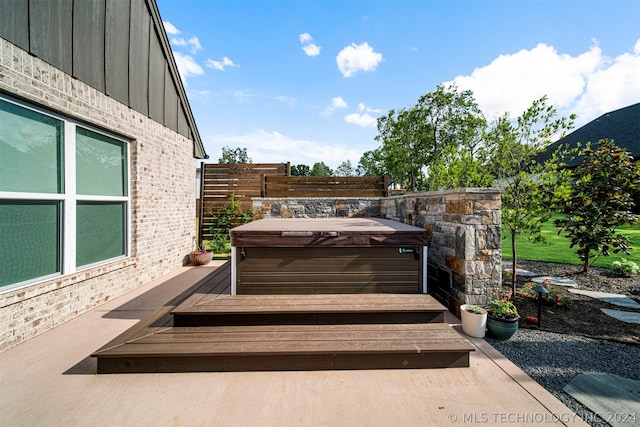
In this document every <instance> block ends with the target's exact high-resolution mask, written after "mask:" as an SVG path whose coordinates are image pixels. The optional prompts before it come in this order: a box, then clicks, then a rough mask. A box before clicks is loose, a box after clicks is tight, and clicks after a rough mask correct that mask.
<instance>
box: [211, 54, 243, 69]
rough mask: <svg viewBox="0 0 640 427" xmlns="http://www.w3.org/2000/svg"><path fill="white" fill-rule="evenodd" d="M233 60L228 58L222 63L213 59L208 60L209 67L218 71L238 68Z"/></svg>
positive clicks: (223, 59)
mask: <svg viewBox="0 0 640 427" xmlns="http://www.w3.org/2000/svg"><path fill="white" fill-rule="evenodd" d="M237 66H238V65H236V64H235V63H234V62H233V61H232V60H231V59H229V58H227V57H226V56H225V57H223V58H222V59H221V60H220V61H214V60H213V59H207V67H209V68H215V69H216V70H220V71H224V70H225V68H226V67H237Z"/></svg>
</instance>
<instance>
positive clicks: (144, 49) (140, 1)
mask: <svg viewBox="0 0 640 427" xmlns="http://www.w3.org/2000/svg"><path fill="white" fill-rule="evenodd" d="M150 22H151V20H150V18H149V12H148V11H147V6H146V5H145V3H144V0H132V1H131V26H130V29H131V46H138V49H130V50H129V105H130V106H131V108H133V109H134V110H136V111H139V112H141V113H142V114H146V115H149V95H148V93H149V87H148V81H149V33H150V29H149V26H150Z"/></svg>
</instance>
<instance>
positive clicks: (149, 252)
mask: <svg viewBox="0 0 640 427" xmlns="http://www.w3.org/2000/svg"><path fill="white" fill-rule="evenodd" d="M0 91H2V92H3V93H6V94H9V95H13V96H15V97H17V98H20V99H22V100H24V101H26V102H28V103H32V104H35V105H38V106H40V107H43V108H44V109H47V110H50V111H53V112H56V113H59V114H62V115H64V116H66V117H69V118H71V119H75V120H77V121H82V122H86V123H88V124H91V125H94V126H96V127H100V128H103V129H106V130H108V131H111V132H113V133H116V134H119V135H122V136H124V137H126V138H128V139H130V141H131V142H130V159H129V160H130V172H131V219H130V220H131V229H130V234H131V236H130V240H131V254H130V257H128V258H126V259H122V260H119V261H117V262H112V263H107V264H105V265H101V266H99V267H95V268H91V269H87V270H83V271H79V272H77V273H75V274H71V275H67V276H60V277H58V278H56V279H52V280H47V281H42V282H40V283H34V284H32V285H29V286H25V287H22V288H20V289H15V290H10V291H4V292H3V291H2V288H0V351H2V350H4V349H7V348H9V347H11V346H14V345H16V344H18V343H20V342H22V341H24V340H26V339H28V338H30V337H33V336H35V335H38V334H40V333H42V332H45V331H46V330H48V329H50V328H52V327H54V326H56V325H58V324H61V323H63V322H66V321H67V320H70V319H72V318H73V317H75V316H77V315H79V314H82V313H84V312H86V311H88V310H90V309H92V308H94V307H96V306H98V305H100V304H102V303H104V302H106V301H108V300H110V299H113V298H115V297H117V296H119V295H121V294H123V293H125V292H128V291H130V290H132V289H134V288H136V287H138V286H141V285H143V284H144V283H147V282H149V281H151V280H153V279H155V278H157V277H159V276H162V275H164V274H166V273H169V272H171V271H173V270H175V269H176V268H178V267H180V266H182V264H183V258H184V257H185V255H187V254H188V252H189V251H190V250H191V247H192V244H193V238H194V237H195V230H196V225H195V216H194V215H193V212H194V209H195V199H194V197H193V188H194V187H195V179H196V174H195V168H196V165H195V161H194V159H193V142H192V141H191V140H189V139H187V138H185V137H183V136H181V135H179V134H177V133H175V132H173V131H171V130H170V129H167V128H165V127H164V126H162V125H160V124H158V123H156V122H154V121H152V120H150V119H149V118H148V117H146V116H145V115H143V114H140V113H138V112H136V111H134V110H132V109H130V108H128V107H127V106H126V105H123V104H121V103H119V102H117V101H115V100H114V99H113V98H110V97H108V96H106V95H104V94H103V93H101V92H99V91H98V90H96V89H94V88H92V87H90V86H88V85H86V84H84V83H82V82H81V81H79V80H76V79H74V78H72V77H71V76H70V75H68V74H65V73H63V72H62V71H60V70H58V69H56V68H55V67H52V66H51V65H49V64H47V63H45V62H43V61H41V60H40V59H38V58H36V57H34V56H31V55H29V54H28V53H27V52H25V51H23V50H22V49H19V48H18V47H16V46H14V45H13V44H11V43H9V42H7V41H6V40H4V39H2V38H0ZM0 244H8V243H7V242H0Z"/></svg>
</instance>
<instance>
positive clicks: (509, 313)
mask: <svg viewBox="0 0 640 427" xmlns="http://www.w3.org/2000/svg"><path fill="white" fill-rule="evenodd" d="M487 311H488V312H489V314H490V315H492V316H494V317H499V318H501V319H513V318H518V317H520V315H519V314H518V309H517V308H516V306H515V305H513V303H512V302H511V301H504V300H497V299H494V300H491V301H489V309H488V310H487Z"/></svg>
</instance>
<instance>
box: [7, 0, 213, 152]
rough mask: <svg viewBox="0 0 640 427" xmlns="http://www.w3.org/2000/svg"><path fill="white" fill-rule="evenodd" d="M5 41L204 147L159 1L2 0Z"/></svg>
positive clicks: (199, 150) (198, 149) (197, 145)
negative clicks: (168, 36)
mask: <svg viewBox="0 0 640 427" xmlns="http://www.w3.org/2000/svg"><path fill="white" fill-rule="evenodd" d="M0 37H2V38H4V39H6V40H9V41H10V42H12V43H13V44H15V45H17V46H18V47H20V48H22V49H24V50H26V51H28V52H29V53H31V54H33V55H35V56H37V57H38V58H40V59H42V60H44V61H46V62H48V63H49V64H51V65H53V66H55V67H56V68H58V69H60V70H62V71H64V72H65V73H67V74H70V75H72V76H73V77H75V78H77V79H79V80H81V81H83V82H84V83H86V84H88V85H90V86H92V87H94V88H96V89H97V90H99V91H101V92H103V93H105V94H107V95H109V96H112V97H113V98H115V99H117V100H118V101H120V102H122V103H124V104H126V105H128V106H130V107H131V108H133V109H134V110H136V111H139V112H140V113H142V114H144V115H146V116H148V117H150V118H151V119H153V120H155V121H157V122H158V123H161V124H163V125H164V126H166V127H168V128H170V129H172V130H174V131H175V132H178V133H180V134H181V135H184V136H186V137H188V138H190V139H192V140H193V141H194V155H195V156H196V157H200V158H202V157H204V156H206V153H205V152H204V147H203V146H202V141H201V139H200V135H199V133H198V129H197V127H196V124H195V120H194V119H193V114H192V112H191V109H190V108H189V103H188V101H187V95H186V93H185V91H184V87H183V85H182V81H181V80H180V76H179V73H178V68H177V66H176V64H175V61H174V58H173V53H172V52H171V47H170V45H169V40H168V38H167V36H166V33H165V31H164V27H163V24H162V18H161V17H160V12H159V11H158V7H157V5H156V3H155V0H0Z"/></svg>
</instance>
